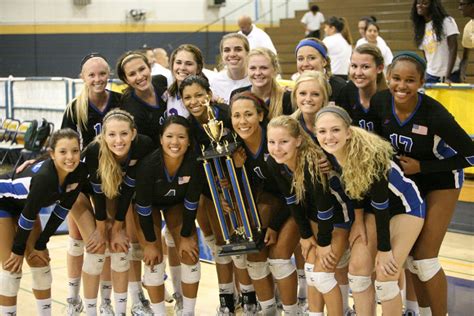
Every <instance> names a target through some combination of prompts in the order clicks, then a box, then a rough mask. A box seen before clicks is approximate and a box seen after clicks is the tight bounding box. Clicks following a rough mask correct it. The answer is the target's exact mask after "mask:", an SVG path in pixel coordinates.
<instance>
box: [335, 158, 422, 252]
mask: <svg viewBox="0 0 474 316" xmlns="http://www.w3.org/2000/svg"><path fill="white" fill-rule="evenodd" d="M328 159H329V160H330V161H331V163H332V165H333V168H334V171H333V172H334V173H336V174H338V178H339V179H340V176H341V175H342V172H343V171H342V169H341V167H340V166H339V164H338V163H337V161H336V159H335V158H334V156H332V155H328ZM332 185H333V184H332V183H331V186H332ZM339 185H340V186H341V188H343V183H342V182H340V184H339ZM342 191H344V190H342ZM353 204H354V208H366V206H367V205H370V206H371V207H372V211H371V212H373V213H374V214H375V221H376V226H377V248H378V250H380V251H389V250H390V249H391V246H390V218H391V217H393V216H395V215H398V214H410V213H411V214H412V215H415V216H419V217H424V213H425V205H424V203H423V199H422V197H421V194H420V191H419V190H418V187H417V186H416V184H415V183H414V182H413V181H411V180H410V179H408V178H406V177H405V176H404V175H403V171H402V170H401V169H400V167H399V166H398V165H397V164H396V163H394V162H393V161H392V162H391V168H390V170H389V172H388V175H383V174H380V175H379V180H376V181H374V182H373V183H372V185H371V186H370V189H369V190H368V191H367V193H366V194H365V196H364V198H363V199H361V200H359V201H355V200H354V201H353Z"/></svg>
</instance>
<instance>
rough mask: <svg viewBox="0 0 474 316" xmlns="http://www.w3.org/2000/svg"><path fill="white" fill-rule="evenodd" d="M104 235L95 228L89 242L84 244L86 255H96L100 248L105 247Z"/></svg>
mask: <svg viewBox="0 0 474 316" xmlns="http://www.w3.org/2000/svg"><path fill="white" fill-rule="evenodd" d="M106 240H107V238H106V233H105V231H104V230H102V229H99V228H96V229H95V230H94V232H93V233H92V234H91V235H90V237H89V240H88V241H87V244H86V251H87V252H88V253H97V252H98V251H99V250H100V248H102V247H104V246H105V242H106Z"/></svg>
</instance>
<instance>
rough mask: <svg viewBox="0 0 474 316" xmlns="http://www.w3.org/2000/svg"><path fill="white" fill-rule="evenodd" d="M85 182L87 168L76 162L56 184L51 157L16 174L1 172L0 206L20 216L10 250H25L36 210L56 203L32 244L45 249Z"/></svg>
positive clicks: (16, 251) (16, 252)
mask: <svg viewBox="0 0 474 316" xmlns="http://www.w3.org/2000/svg"><path fill="white" fill-rule="evenodd" d="M86 181H87V169H86V167H85V165H84V164H83V163H79V165H78V166H77V168H76V169H75V170H74V171H73V172H71V173H69V174H68V175H67V176H66V179H65V180H64V183H63V184H62V185H61V186H60V185H59V178H58V173H57V171H56V167H55V166H54V162H53V161H52V160H51V159H46V160H44V161H41V162H38V163H35V164H33V165H31V166H29V167H28V168H27V169H25V170H24V171H22V172H21V173H19V174H15V173H13V174H5V175H2V176H1V177H0V209H1V210H3V211H7V212H8V213H10V214H12V216H17V215H20V217H19V219H18V231H17V233H16V236H15V239H14V241H13V248H12V251H13V252H14V253H15V254H17V255H23V254H24V253H25V248H26V241H27V240H28V236H29V235H30V232H31V230H32V229H33V225H34V223H35V221H36V216H37V215H38V213H39V211H40V209H41V208H42V207H46V206H50V205H52V204H55V203H56V204H57V205H56V207H55V208H54V210H53V212H52V213H51V215H50V217H49V219H48V222H47V224H46V226H45V228H44V229H43V232H42V233H41V235H40V236H39V238H38V240H37V241H36V244H35V249H37V250H44V249H46V244H47V243H48V241H49V238H50V237H51V235H53V234H54V232H55V231H56V229H57V228H58V227H59V225H61V223H62V222H63V221H64V219H65V218H66V215H67V214H68V212H69V210H70V208H71V207H72V205H73V204H74V202H75V201H76V198H77V196H78V194H79V192H81V188H82V185H83V184H84V183H85V182H86ZM20 212H21V213H20Z"/></svg>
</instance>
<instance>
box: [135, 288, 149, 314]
mask: <svg viewBox="0 0 474 316" xmlns="http://www.w3.org/2000/svg"><path fill="white" fill-rule="evenodd" d="M138 297H139V299H140V302H138V303H135V304H133V306H132V310H131V312H132V315H133V316H153V310H152V309H151V307H150V301H148V300H147V299H146V298H145V295H144V294H143V292H140V293H138Z"/></svg>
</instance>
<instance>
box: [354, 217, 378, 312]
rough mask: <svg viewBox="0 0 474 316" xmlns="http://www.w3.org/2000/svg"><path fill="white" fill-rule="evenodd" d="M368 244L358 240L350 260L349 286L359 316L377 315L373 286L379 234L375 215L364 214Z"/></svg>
mask: <svg viewBox="0 0 474 316" xmlns="http://www.w3.org/2000/svg"><path fill="white" fill-rule="evenodd" d="M364 222H365V229H366V235H367V244H364V243H363V242H362V240H361V238H357V239H356V240H355V242H354V243H353V245H352V249H351V258H350V260H349V274H348V277H349V286H350V288H351V290H352V296H353V298H354V303H355V309H356V313H357V315H358V316H371V315H375V289H374V286H373V284H372V272H373V271H374V264H375V255H376V253H377V233H376V227H375V216H374V214H369V213H365V214H364Z"/></svg>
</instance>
